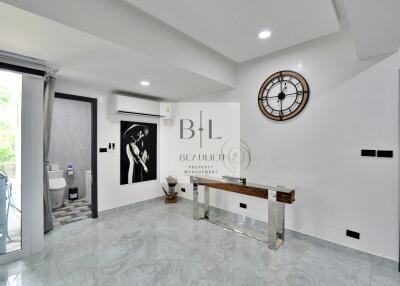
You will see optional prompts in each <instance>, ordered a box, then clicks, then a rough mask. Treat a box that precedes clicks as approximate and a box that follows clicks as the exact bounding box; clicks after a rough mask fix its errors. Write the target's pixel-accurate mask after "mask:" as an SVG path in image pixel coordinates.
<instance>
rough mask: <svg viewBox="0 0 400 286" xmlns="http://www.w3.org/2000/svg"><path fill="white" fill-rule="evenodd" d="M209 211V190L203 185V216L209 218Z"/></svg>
mask: <svg viewBox="0 0 400 286" xmlns="http://www.w3.org/2000/svg"><path fill="white" fill-rule="evenodd" d="M209 212H210V190H209V188H208V186H204V218H205V219H208V218H209Z"/></svg>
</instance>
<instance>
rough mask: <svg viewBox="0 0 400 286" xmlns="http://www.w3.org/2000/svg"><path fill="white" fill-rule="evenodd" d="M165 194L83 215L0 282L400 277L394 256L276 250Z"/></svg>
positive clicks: (7, 269) (317, 248)
mask: <svg viewBox="0 0 400 286" xmlns="http://www.w3.org/2000/svg"><path fill="white" fill-rule="evenodd" d="M191 215H192V213H191V204H190V203H189V202H187V201H180V202H178V204H172V205H165V204H164V203H163V202H162V201H161V200H159V201H153V202H151V203H146V204H144V205H142V206H141V207H138V208H137V209H136V210H133V209H124V210H119V211H115V212H111V213H109V214H108V215H106V216H105V217H103V218H99V219H97V220H82V221H80V222H77V223H73V224H68V225H65V226H63V227H60V228H58V229H56V230H55V231H53V232H51V233H50V234H48V235H46V236H45V250H44V252H43V253H39V254H36V255H34V256H32V257H29V258H27V259H24V260H21V261H17V262H13V263H11V264H8V265H1V266H0V285H52V286H54V285H56V286H57V285H112V286H119V285H124V286H125V285H130V286H131V285H162V286H165V285H174V286H183V285H229V286H234V285H249V286H254V285H263V286H265V285H285V286H288V285H305V286H311V285H318V286H319V285H332V286H346V285H369V286H384V285H387V286H389V285H393V286H399V285H400V274H399V273H398V272H397V271H396V264H395V263H393V262H390V261H388V260H385V259H380V258H376V257H372V256H370V255H367V254H363V253H360V252H357V251H352V250H349V249H345V248H338V247H332V245H330V244H324V243H315V242H313V241H312V240H311V239H307V238H304V237H303V238H298V237H299V236H295V235H288V237H287V238H286V241H285V244H284V245H283V246H282V247H281V248H280V249H278V250H277V251H272V250H269V249H268V248H267V246H266V244H264V243H262V242H259V241H257V240H254V239H250V238H247V237H244V236H241V235H239V234H237V233H234V232H231V231H228V230H226V229H224V228H221V227H219V226H216V225H214V224H211V223H208V222H206V221H194V220H193V219H192V218H191Z"/></svg>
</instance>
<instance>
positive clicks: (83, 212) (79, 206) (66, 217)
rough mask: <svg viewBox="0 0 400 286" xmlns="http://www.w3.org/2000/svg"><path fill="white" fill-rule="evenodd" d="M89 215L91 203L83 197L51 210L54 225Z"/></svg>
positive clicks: (81, 218)
mask: <svg viewBox="0 0 400 286" xmlns="http://www.w3.org/2000/svg"><path fill="white" fill-rule="evenodd" d="M91 217H92V209H91V204H90V203H89V202H88V201H86V200H85V199H80V200H76V201H71V202H69V203H65V205H64V206H63V207H62V208H59V209H57V210H54V211H53V222H54V227H57V226H60V225H65V224H70V223H73V222H76V221H80V220H83V219H87V218H91Z"/></svg>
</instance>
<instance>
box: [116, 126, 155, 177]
mask: <svg viewBox="0 0 400 286" xmlns="http://www.w3.org/2000/svg"><path fill="white" fill-rule="evenodd" d="M156 179H157V124H153V123H143V122H130V121H121V168H120V184H121V185H126V184H132V183H139V182H144V181H150V180H156Z"/></svg>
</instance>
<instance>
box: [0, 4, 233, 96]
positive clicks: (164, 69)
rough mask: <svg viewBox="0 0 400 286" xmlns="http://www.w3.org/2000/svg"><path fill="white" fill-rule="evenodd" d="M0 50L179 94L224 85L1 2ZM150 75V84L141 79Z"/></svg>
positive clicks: (82, 77) (63, 74)
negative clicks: (144, 83)
mask: <svg viewBox="0 0 400 286" xmlns="http://www.w3.org/2000/svg"><path fill="white" fill-rule="evenodd" d="M0 35H1V37H0V50H5V51H12V52H14V53H18V54H22V55H25V56H29V57H33V58H38V59H43V60H45V61H47V62H48V63H50V64H51V65H53V66H57V67H60V71H59V74H58V78H60V79H63V78H64V79H68V81H72V82H81V83H86V84H90V85H94V86H97V87H98V88H99V89H102V90H106V91H109V92H111V91H114V90H120V91H129V92H135V93H140V94H145V95H150V96H157V97H161V98H167V99H180V98H184V97H191V96H197V95H200V94H204V93H209V92H215V91H219V90H222V89H225V88H226V86H225V85H223V84H221V83H219V82H217V81H213V80H211V79H208V78H205V77H202V76H200V75H198V74H195V73H192V72H189V71H187V70H185V69H181V68H179V67H176V66H173V65H168V64H165V63H162V62H160V61H156V60H154V59H153V58H152V57H150V56H148V55H143V54H141V53H139V52H135V51H134V50H132V49H128V48H126V47H123V46H120V45H117V44H115V43H112V42H110V41H106V40H103V39H101V38H98V37H95V36H93V35H90V34H87V33H84V32H82V31H79V30H76V29H72V28H70V27H68V26H65V25H62V24H59V23H57V22H54V21H51V20H48V19H46V18H43V17H40V16H37V15H35V14H32V13H29V12H26V11H24V10H21V9H18V8H15V7H13V6H10V5H7V4H4V3H1V2H0ZM141 80H149V81H150V82H151V85H150V86H149V87H142V86H141V85H140V84H139V82H140V81H141Z"/></svg>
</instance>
